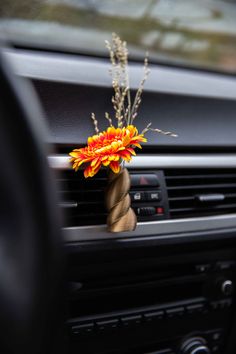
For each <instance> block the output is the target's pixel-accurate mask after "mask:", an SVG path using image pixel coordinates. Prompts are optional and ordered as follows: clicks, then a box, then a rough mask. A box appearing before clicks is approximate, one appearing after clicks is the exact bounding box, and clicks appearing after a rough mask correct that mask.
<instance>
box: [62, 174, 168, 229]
mask: <svg viewBox="0 0 236 354" xmlns="http://www.w3.org/2000/svg"><path fill="white" fill-rule="evenodd" d="M130 176H131V191H130V197H131V201H132V207H133V209H134V211H135V212H136V214H137V217H138V221H154V220H162V219H166V218H168V216H169V214H168V204H167V194H166V190H165V188H164V187H163V186H164V175H163V171H154V172H153V171H132V173H131V174H130ZM58 181H59V186H58V187H59V194H60V195H59V200H60V205H61V207H62V208H63V210H64V211H65V216H66V217H65V220H66V224H65V226H87V225H101V224H106V217H107V212H106V208H105V203H104V195H105V189H106V186H107V171H106V170H101V171H100V172H99V173H98V174H97V175H96V176H94V177H93V178H87V179H85V178H84V176H83V172H82V171H78V172H77V173H75V172H74V171H72V170H64V171H62V172H61V175H60V178H59V179H58Z"/></svg>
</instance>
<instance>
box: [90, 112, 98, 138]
mask: <svg viewBox="0 0 236 354" xmlns="http://www.w3.org/2000/svg"><path fill="white" fill-rule="evenodd" d="M91 119H92V121H93V124H94V129H95V133H96V134H99V129H98V121H97V119H96V116H95V114H94V113H91Z"/></svg>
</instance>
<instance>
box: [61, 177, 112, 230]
mask: <svg viewBox="0 0 236 354" xmlns="http://www.w3.org/2000/svg"><path fill="white" fill-rule="evenodd" d="M106 185H107V173H106V171H105V170H103V171H102V170H101V171H100V172H99V173H98V174H97V175H96V177H94V178H87V179H85V178H84V176H83V173H82V171H78V172H77V173H75V172H74V171H72V170H65V171H63V172H62V173H61V175H60V179H59V190H60V192H59V193H60V196H59V199H60V205H61V206H62V207H63V209H64V210H65V214H66V226H81V225H99V224H105V222H106V209H105V205H104V189H105V187H106Z"/></svg>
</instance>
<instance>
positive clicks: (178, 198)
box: [165, 169, 236, 219]
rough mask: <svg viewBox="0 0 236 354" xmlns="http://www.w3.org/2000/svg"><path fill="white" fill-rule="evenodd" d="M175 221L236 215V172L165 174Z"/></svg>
mask: <svg viewBox="0 0 236 354" xmlns="http://www.w3.org/2000/svg"><path fill="white" fill-rule="evenodd" d="M165 178H166V186H167V193H168V199H169V212H170V218H171V219H178V218H190V217H201V216H210V215H221V214H229V213H236V170H235V169H234V170H231V169H230V170H229V169H175V170H165Z"/></svg>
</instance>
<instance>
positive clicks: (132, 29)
mask: <svg viewBox="0 0 236 354" xmlns="http://www.w3.org/2000/svg"><path fill="white" fill-rule="evenodd" d="M0 16H1V19H0V31H1V32H3V33H5V35H6V36H7V38H8V39H10V40H11V41H12V43H13V44H14V45H16V46H17V45H18V46H21V47H22V46H23V47H37V48H40V47H42V48H44V49H45V48H47V49H49V50H59V51H67V52H68V51H70V52H79V53H86V54H92V55H94V54H95V55H101V56H104V55H107V52H106V48H105V46H104V40H105V39H110V35H111V32H116V33H118V34H119V35H121V36H122V38H125V39H126V40H127V42H128V43H129V50H130V56H131V57H132V59H136V60H139V59H142V58H143V56H144V53H145V51H148V52H149V56H150V61H152V62H159V63H161V62H164V63H165V64H167V63H169V64H172V65H178V66H179V65H183V66H189V67H195V68H201V69H207V70H214V71H219V72H225V73H229V74H235V73H236V1H235V0H224V1H223V0H197V1H196V0H145V1H143V0H115V1H114V0H21V1H19V0H1V6H0Z"/></svg>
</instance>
